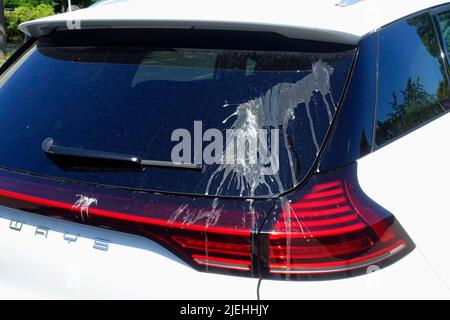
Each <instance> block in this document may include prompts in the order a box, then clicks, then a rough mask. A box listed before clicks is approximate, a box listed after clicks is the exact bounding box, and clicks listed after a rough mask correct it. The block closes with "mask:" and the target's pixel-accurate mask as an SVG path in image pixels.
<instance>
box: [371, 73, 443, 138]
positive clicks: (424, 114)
mask: <svg viewBox="0 0 450 320" xmlns="http://www.w3.org/2000/svg"><path fill="white" fill-rule="evenodd" d="M400 93H401V95H402V97H401V99H399V98H398V96H397V94H396V93H395V92H394V93H393V94H392V101H391V102H389V104H390V106H391V109H392V111H393V112H392V113H390V114H389V117H388V118H387V120H386V121H378V122H377V126H378V129H377V137H376V140H377V141H376V142H377V144H383V143H384V142H386V141H389V140H391V139H393V138H395V137H397V136H399V135H401V134H402V133H405V132H407V131H409V130H411V129H413V128H414V127H416V126H417V125H418V124H420V123H423V122H425V121H427V120H429V119H431V118H433V117H435V116H437V115H439V114H440V113H442V111H443V109H442V107H441V105H440V104H439V102H438V100H437V99H436V96H435V95H433V94H430V93H428V92H427V91H426V90H425V88H424V86H423V85H422V84H421V83H420V79H419V78H417V79H415V80H414V79H411V78H409V79H408V81H407V83H406V88H405V89H404V90H401V91H400ZM399 100H400V101H401V102H400V101H399Z"/></svg>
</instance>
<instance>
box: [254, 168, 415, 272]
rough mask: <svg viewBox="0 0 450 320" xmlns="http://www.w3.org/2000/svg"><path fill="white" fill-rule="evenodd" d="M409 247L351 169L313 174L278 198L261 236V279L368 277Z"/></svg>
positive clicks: (404, 235) (394, 222) (394, 259)
mask: <svg viewBox="0 0 450 320" xmlns="http://www.w3.org/2000/svg"><path fill="white" fill-rule="evenodd" d="M413 248H414V244H413V243H412V241H411V239H410V238H409V237H408V235H407V234H406V232H405V231H404V230H403V229H402V228H401V226H400V224H399V223H398V222H397V221H396V220H395V218H394V216H393V215H392V214H390V213H389V212H388V211H386V210H385V209H383V208H381V207H380V206H379V205H377V204H376V203H375V202H373V201H372V200H370V199H369V198H368V197H367V196H366V195H365V194H364V193H363V192H362V190H361V189H360V187H359V184H358V181H357V177H356V165H352V166H350V167H347V168H343V169H339V170H337V171H335V172H333V173H325V174H318V175H315V176H313V177H312V179H311V181H309V183H308V184H307V185H305V186H304V187H303V188H301V189H299V190H298V191H296V192H294V193H293V194H291V195H288V196H286V197H282V198H281V199H280V200H279V201H278V204H277V206H276V209H275V211H274V212H273V213H272V214H271V216H270V217H269V218H268V221H267V222H266V224H265V226H264V227H263V229H262V231H261V233H260V254H261V257H262V259H263V263H262V264H261V266H262V275H263V276H264V277H271V278H284V279H296V278H297V279H319V278H325V279H326V278H336V277H347V276H352V275H357V274H361V273H366V272H372V271H375V270H378V269H379V268H381V267H383V266H386V265H388V264H390V263H392V262H394V261H396V260H398V259H400V258H401V257H403V256H404V255H405V254H407V253H408V252H410V251H411V250H412V249H413Z"/></svg>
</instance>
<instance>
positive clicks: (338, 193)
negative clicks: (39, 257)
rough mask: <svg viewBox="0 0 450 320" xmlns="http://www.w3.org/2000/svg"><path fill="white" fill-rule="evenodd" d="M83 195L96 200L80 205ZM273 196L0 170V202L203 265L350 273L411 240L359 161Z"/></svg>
mask: <svg viewBox="0 0 450 320" xmlns="http://www.w3.org/2000/svg"><path fill="white" fill-rule="evenodd" d="M82 196H86V197H87V198H88V199H89V198H94V199H95V200H96V201H94V202H93V204H92V205H90V204H88V205H85V207H84V209H83V208H82V207H80V206H79V204H80V203H81V202H79V201H77V200H80V197H82ZM77 203H78V205H77ZM89 203H91V202H89ZM273 203H274V200H272V199H267V200H263V199H259V200H251V201H246V200H244V199H219V198H207V197H204V198H202V197H188V196H176V195H162V194H155V193H147V192H135V191H131V192H130V191H127V190H119V189H112V188H100V187H95V186H88V185H81V184H68V183H63V182H57V181H56V180H52V179H44V178H39V177H34V176H25V175H18V174H15V173H6V172H5V171H2V170H0V204H1V205H5V206H10V207H15V208H19V209H22V210H27V211H32V212H36V213H40V214H44V215H49V216H56V217H61V218H65V219H70V220H74V221H77V222H80V223H85V224H91V225H95V226H100V227H107V228H111V229H115V230H119V231H124V232H129V233H134V234H139V235H142V236H145V237H148V238H150V239H153V240H156V241H158V242H159V243H161V244H162V245H164V246H166V247H167V248H168V249H169V250H171V251H172V252H174V253H175V254H177V255H178V256H180V257H181V258H183V259H184V260H185V261H187V262H188V263H190V264H191V265H192V266H193V267H195V268H196V269H198V270H202V271H214V272H226V273H233V274H239V275H244V276H253V277H261V278H277V279H311V278H314V279H315V278H316V277H317V276H320V277H324V276H325V277H330V276H333V277H348V276H353V275H357V274H361V273H363V272H365V271H366V270H367V269H369V270H374V268H373V266H377V267H383V266H386V265H388V264H390V263H392V262H394V261H396V260H398V259H400V258H401V257H403V256H404V255H405V254H407V253H408V252H409V251H410V250H412V249H413V247H414V244H413V243H412V241H411V240H410V239H409V237H408V236H407V234H406V233H405V232H404V231H403V229H402V228H401V226H400V225H399V223H398V222H397V221H396V220H395V218H394V217H393V216H392V214H390V213H389V212H387V211H386V210H384V209H383V208H381V207H380V206H378V205H377V204H376V203H374V202H373V201H372V200H370V199H369V198H367V196H365V195H364V193H363V192H362V190H361V189H360V188H359V185H358V182H357V178H356V165H351V166H349V167H347V168H342V169H339V170H337V171H335V172H333V173H324V174H317V175H314V176H312V178H311V179H310V180H309V182H308V183H307V184H306V185H304V186H302V187H301V188H298V189H297V190H296V191H294V192H292V193H291V194H289V195H285V196H282V197H280V198H279V199H278V200H276V206H275V208H274V209H273V210H271V208H272V206H273ZM270 211H272V212H271V213H269V212H270ZM268 214H269V216H267V215H268ZM258 230H260V231H259V232H258ZM368 267H371V268H368Z"/></svg>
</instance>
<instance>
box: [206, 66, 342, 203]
mask: <svg viewBox="0 0 450 320" xmlns="http://www.w3.org/2000/svg"><path fill="white" fill-rule="evenodd" d="M333 71H334V69H333V67H331V66H330V65H328V64H327V63H326V62H324V61H322V60H319V61H317V62H314V63H313V64H312V68H311V73H310V74H308V75H307V76H305V77H304V78H303V79H302V80H300V81H298V82H296V83H279V84H277V85H275V86H274V87H272V88H271V89H269V90H268V91H266V92H265V94H264V95H263V96H260V97H258V98H256V99H253V100H250V101H247V102H245V103H241V104H230V103H228V102H227V101H225V105H224V107H229V106H235V105H237V107H236V111H235V112H234V113H232V114H231V115H230V116H229V117H227V118H226V119H225V120H224V121H223V123H227V122H228V121H229V120H230V119H232V118H234V122H233V123H232V125H231V127H230V129H231V130H234V131H237V132H239V133H240V138H242V139H247V140H249V141H257V140H258V132H259V130H261V129H266V130H269V129H270V128H276V129H278V128H281V131H282V134H283V139H284V146H285V149H286V151H287V156H288V159H289V165H290V175H291V178H292V182H293V185H296V184H297V183H298V182H297V175H296V170H295V164H294V157H293V151H292V147H291V145H290V142H289V140H288V125H289V121H290V120H292V119H294V118H295V112H294V111H295V108H297V106H299V105H300V104H304V105H305V108H306V113H307V117H308V121H309V126H310V131H311V136H312V140H313V142H314V145H315V148H316V152H319V148H320V146H319V142H318V141H317V137H316V130H315V127H314V121H313V118H312V115H311V110H310V102H311V99H312V98H313V96H314V94H316V93H319V94H320V95H321V96H322V99H323V101H324V103H325V106H326V109H327V114H328V120H329V122H330V123H331V121H332V113H331V108H330V104H329V102H328V99H327V96H329V98H330V100H331V102H332V105H333V108H334V109H336V106H335V104H334V101H333V97H332V95H331V84H330V77H331V75H332V73H333ZM230 139H234V137H230V138H229V137H227V141H226V145H227V147H228V146H229V145H231V146H234V143H233V142H234V141H231V140H230ZM257 145H258V152H257V153H256V154H257V155H258V154H259V155H264V156H266V155H267V154H271V155H273V153H274V151H275V150H274V149H276V148H274V146H273V145H272V143H270V144H266V146H267V147H264V144H259V143H258V144H257ZM269 146H270V147H269ZM276 151H277V150H276ZM226 154H227V152H226V151H225V152H224V154H223V155H222V157H223V158H225V157H226ZM241 156H242V155H241ZM244 156H245V157H247V158H244V159H237V161H236V163H230V162H227V161H224V163H223V164H220V165H218V166H217V167H216V168H215V170H214V171H213V172H212V174H211V176H210V178H209V180H208V184H207V187H206V194H214V195H217V194H221V193H222V192H224V191H226V190H227V189H228V188H230V186H231V184H232V183H235V186H236V187H237V189H238V190H239V194H240V195H241V196H242V195H244V194H245V195H248V196H255V192H256V189H257V188H259V187H261V186H263V187H265V188H267V189H268V190H269V191H270V192H271V193H277V192H282V191H284V190H285V188H284V187H283V184H282V182H281V179H280V176H279V173H278V172H276V173H275V174H265V173H266V172H265V171H264V170H265V168H266V167H265V166H264V165H262V164H261V162H258V161H252V160H254V159H251V158H250V159H249V158H248V154H247V153H245V154H244ZM250 156H252V155H250ZM253 156H254V155H253ZM274 158H276V161H279V156H277V157H270V159H274ZM213 182H218V184H217V185H218V186H217V187H215V188H214V189H212V186H213ZM274 182H275V184H276V187H277V188H278V190H272V188H273V183H274ZM215 185H216V184H215ZM233 187H234V186H233Z"/></svg>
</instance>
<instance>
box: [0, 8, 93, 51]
mask: <svg viewBox="0 0 450 320" xmlns="http://www.w3.org/2000/svg"><path fill="white" fill-rule="evenodd" d="M94 2H96V0H72V5H77V6H78V7H80V8H85V7H88V6H90V5H91V4H92V3H94ZM0 3H4V7H3V8H0V10H1V12H2V13H3V12H4V17H5V19H4V23H3V24H2V20H1V15H0V33H1V28H2V26H3V27H4V28H5V30H6V39H7V42H8V43H10V44H19V43H22V42H23V34H22V32H20V31H19V29H18V26H19V24H21V23H22V22H25V21H29V20H34V19H38V18H43V17H47V16H50V15H54V14H56V13H61V12H65V11H66V10H67V6H68V1H67V0H0ZM0 36H1V35H0ZM0 45H1V43H0ZM0 55H1V48H0Z"/></svg>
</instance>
